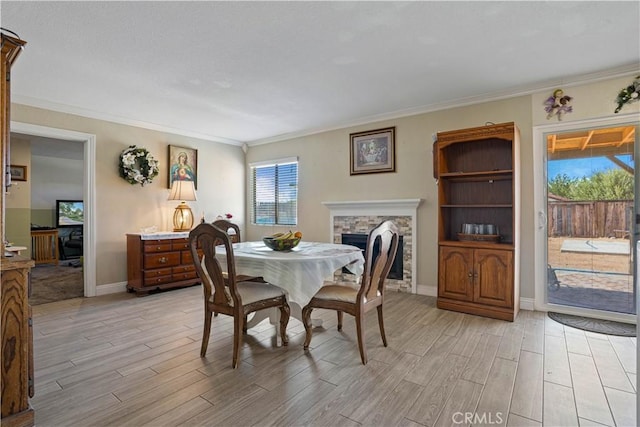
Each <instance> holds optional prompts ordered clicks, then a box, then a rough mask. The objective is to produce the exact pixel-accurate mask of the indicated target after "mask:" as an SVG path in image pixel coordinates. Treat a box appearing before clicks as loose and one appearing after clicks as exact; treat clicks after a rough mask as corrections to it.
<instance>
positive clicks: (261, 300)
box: [189, 224, 290, 369]
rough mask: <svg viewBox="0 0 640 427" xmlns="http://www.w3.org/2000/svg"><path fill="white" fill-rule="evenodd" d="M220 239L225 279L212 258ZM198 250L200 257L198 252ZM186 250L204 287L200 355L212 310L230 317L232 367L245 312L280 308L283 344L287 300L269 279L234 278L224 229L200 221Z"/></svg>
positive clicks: (234, 364)
mask: <svg viewBox="0 0 640 427" xmlns="http://www.w3.org/2000/svg"><path fill="white" fill-rule="evenodd" d="M219 242H222V244H223V245H224V247H225V251H226V261H227V271H228V272H229V277H228V280H227V281H226V283H225V280H224V278H223V275H222V273H223V272H222V267H221V265H220V262H219V261H218V260H217V259H216V244H217V243H219ZM198 248H200V250H201V251H202V254H203V256H202V261H199V260H200V256H199V254H198ZM189 250H190V251H191V255H192V257H193V260H194V264H195V267H196V271H197V272H198V277H199V278H200V280H201V281H202V288H203V290H204V331H203V335H202V347H201V349H200V356H201V357H204V356H205V354H206V352H207V346H208V344H209V335H210V333H211V317H212V314H213V313H214V312H216V313H220V314H226V315H227V316H232V317H233V364H232V366H233V368H234V369H235V368H236V367H237V366H238V355H239V353H240V347H242V332H243V329H244V323H245V321H246V316H247V315H248V314H250V313H253V312H255V311H258V310H262V309H265V308H270V307H278V308H279V309H280V336H281V339H282V344H283V345H287V343H288V340H287V335H286V329H287V324H288V323H289V313H290V310H289V304H287V299H286V296H285V293H284V291H283V290H282V289H280V288H278V287H277V286H274V285H272V284H270V283H258V282H244V281H242V282H241V281H238V280H237V278H236V274H235V259H234V256H233V244H232V243H231V239H230V238H229V235H228V234H227V233H226V231H224V230H222V229H220V228H218V227H216V226H214V225H212V224H200V225H198V226H197V227H196V228H194V229H193V230H191V232H190V233H189Z"/></svg>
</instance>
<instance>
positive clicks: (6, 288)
mask: <svg viewBox="0 0 640 427" xmlns="http://www.w3.org/2000/svg"><path fill="white" fill-rule="evenodd" d="M1 31H2V34H1V38H2V58H1V59H0V75H1V76H2V78H0V103H1V104H2V106H1V108H0V110H1V113H0V133H1V134H2V138H1V150H0V165H1V166H2V171H1V172H0V177H1V179H2V191H0V257H1V258H2V259H1V260H0V270H1V274H0V276H1V277H2V279H1V282H2V284H1V286H2V288H1V291H0V292H1V294H2V298H1V299H2V307H1V310H0V311H1V316H2V318H1V319H0V325H1V326H0V342H1V344H2V350H1V352H0V367H1V368H0V373H1V377H0V382H1V383H2V420H1V421H0V423H1V424H2V426H3V427H29V426H32V425H33V424H34V419H35V414H34V411H33V408H31V404H30V401H29V398H30V397H33V394H34V386H33V379H34V377H33V335H32V318H31V306H30V305H29V274H30V273H29V272H30V270H31V268H32V267H33V266H34V262H33V261H32V260H31V259H29V258H25V257H20V256H9V257H7V256H5V250H4V247H5V245H4V241H5V232H4V231H5V220H4V219H5V215H4V212H5V192H6V191H7V188H8V185H9V183H10V181H9V176H8V174H7V173H8V169H7V166H8V165H9V164H10V161H11V157H10V147H9V132H10V129H9V124H10V123H11V118H10V113H11V90H10V86H11V66H12V65H13V63H14V61H15V60H16V59H17V57H18V55H19V54H20V52H21V51H22V47H23V46H24V45H25V44H26V42H25V41H24V40H20V39H19V38H17V37H12V36H10V35H8V34H7V33H6V32H7V30H5V29H2V30H1Z"/></svg>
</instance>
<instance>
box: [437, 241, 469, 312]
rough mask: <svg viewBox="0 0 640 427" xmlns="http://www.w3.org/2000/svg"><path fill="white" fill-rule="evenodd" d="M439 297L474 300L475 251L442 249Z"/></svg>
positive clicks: (439, 270) (448, 247)
mask: <svg viewBox="0 0 640 427" xmlns="http://www.w3.org/2000/svg"><path fill="white" fill-rule="evenodd" d="M438 296H439V297H443V298H451V299H457V300H460V301H472V300H473V249H469V248H458V247H450V246H441V247H440V262H439V268H438Z"/></svg>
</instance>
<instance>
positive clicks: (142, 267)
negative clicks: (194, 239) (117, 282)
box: [127, 233, 200, 295]
mask: <svg viewBox="0 0 640 427" xmlns="http://www.w3.org/2000/svg"><path fill="white" fill-rule="evenodd" d="M198 283H200V279H199V278H198V274H197V273H196V268H195V265H194V264H193V260H192V257H191V252H190V251H189V239H188V233H163V234H162V236H161V237H160V238H159V237H157V236H154V235H144V234H127V290H128V291H129V292H136V294H138V295H146V294H148V293H149V292H151V291H157V290H162V289H173V288H181V287H185V286H192V285H195V284H198Z"/></svg>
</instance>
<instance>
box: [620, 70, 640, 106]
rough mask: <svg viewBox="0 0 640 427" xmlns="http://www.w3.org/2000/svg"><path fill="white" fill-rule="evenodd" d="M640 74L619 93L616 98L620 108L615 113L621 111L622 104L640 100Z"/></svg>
mask: <svg viewBox="0 0 640 427" xmlns="http://www.w3.org/2000/svg"><path fill="white" fill-rule="evenodd" d="M639 96H640V76H638V77H636V78H635V80H634V81H633V82H632V83H631V84H630V85H629V86H627V87H625V88H624V89H622V90H621V91H620V93H618V97H617V98H616V102H617V103H618V108H616V111H614V113H618V112H620V110H621V109H622V106H623V105H624V104H628V103H630V102H635V101H639V100H640V97H639Z"/></svg>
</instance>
